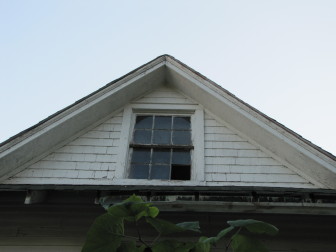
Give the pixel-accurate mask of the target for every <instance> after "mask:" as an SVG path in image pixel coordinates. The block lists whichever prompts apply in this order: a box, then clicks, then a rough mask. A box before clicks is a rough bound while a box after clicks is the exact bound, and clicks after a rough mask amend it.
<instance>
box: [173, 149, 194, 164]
mask: <svg viewBox="0 0 336 252" xmlns="http://www.w3.org/2000/svg"><path fill="white" fill-rule="evenodd" d="M172 164H181V165H190V151H189V150H173V160H172Z"/></svg>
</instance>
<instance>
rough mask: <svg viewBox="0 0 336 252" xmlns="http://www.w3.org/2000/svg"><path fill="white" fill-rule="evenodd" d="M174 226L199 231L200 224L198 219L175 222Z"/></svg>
mask: <svg viewBox="0 0 336 252" xmlns="http://www.w3.org/2000/svg"><path fill="white" fill-rule="evenodd" d="M176 226H178V227H180V228H182V229H184V230H189V231H194V232H198V233H200V232H201V231H200V226H199V222H198V221H190V222H181V223H177V224H176Z"/></svg>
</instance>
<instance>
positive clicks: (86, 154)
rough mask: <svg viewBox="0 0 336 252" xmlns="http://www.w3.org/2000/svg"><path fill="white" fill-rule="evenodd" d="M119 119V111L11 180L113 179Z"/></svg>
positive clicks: (97, 181) (70, 181)
mask: <svg viewBox="0 0 336 252" xmlns="http://www.w3.org/2000/svg"><path fill="white" fill-rule="evenodd" d="M121 122H122V113H119V114H118V115H115V116H113V117H112V118H110V119H108V120H106V121H105V122H103V123H101V124H100V125H98V126H97V127H95V128H94V129H92V130H89V131H88V132H86V133H85V134H83V135H81V136H80V137H78V138H76V139H75V140H73V141H71V142H70V143H68V144H66V145H65V146H63V147H61V148H59V149H57V150H56V151H54V152H53V153H51V154H49V155H48V156H46V157H45V158H43V159H42V160H40V161H38V162H36V163H34V164H32V165H31V166H29V167H27V168H26V169H25V170H24V171H22V172H20V173H18V174H17V175H15V176H14V177H12V178H11V179H10V180H11V182H15V180H17V181H22V180H23V179H24V180H25V181H30V180H32V181H33V180H34V179H41V180H42V181H43V179H44V180H45V182H46V183H48V182H50V181H52V180H58V179H62V180H64V181H67V183H74V182H75V181H76V182H77V183H78V181H80V180H85V181H87V179H91V180H92V183H98V184H99V183H100V181H101V180H111V179H113V177H114V173H115V169H116V167H115V166H116V165H115V164H116V157H117V151H118V144H119V138H120V131H121ZM51 179H52V180H51Z"/></svg>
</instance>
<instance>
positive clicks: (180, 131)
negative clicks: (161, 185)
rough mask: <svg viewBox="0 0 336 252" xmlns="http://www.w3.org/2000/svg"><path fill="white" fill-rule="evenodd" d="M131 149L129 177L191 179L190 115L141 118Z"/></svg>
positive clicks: (139, 118) (136, 123) (137, 120)
mask: <svg viewBox="0 0 336 252" xmlns="http://www.w3.org/2000/svg"><path fill="white" fill-rule="evenodd" d="M130 147H131V165H130V173H129V178H132V179H162V180H190V177H191V153H190V152H191V149H193V146H192V143H191V123H190V117H189V116H181V115H178V116H166V115H138V116H137V117H136V121H135V125H134V130H133V138H132V143H131V144H130Z"/></svg>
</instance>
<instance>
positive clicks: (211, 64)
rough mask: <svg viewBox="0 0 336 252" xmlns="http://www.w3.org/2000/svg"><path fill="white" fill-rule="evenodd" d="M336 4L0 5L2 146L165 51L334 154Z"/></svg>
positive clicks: (183, 0) (13, 0)
mask: <svg viewBox="0 0 336 252" xmlns="http://www.w3.org/2000/svg"><path fill="white" fill-rule="evenodd" d="M335 13H336V1H332V0H330V1H323V0H316V1H309V0H304V1H292V0H291V1H286V0H279V1H268V0H265V1H250V0H246V1H239V0H238V1H237V0H235V1H223V0H221V1H214V0H211V1H195V0H194V1H189V0H178V1H172V0H169V1H147V0H146V1H99V0H98V1H93V0H92V1H84V0H81V1H75V0H71V1H70V0H64V1H61V0H55V1H44V0H43V1H36V0H30V1H24V0H21V1H18V0H8V1H6V0H0V73H1V74H0V84H1V92H0V108H1V124H0V142H2V141H4V140H6V139H7V138H9V137H11V136H12V135H14V134H16V133H18V132H20V131H22V130H24V129H26V128H28V127H30V126H32V125H34V124H35V123H37V122H39V121H40V120H42V119H44V118H46V117H47V116H49V115H51V114H53V113H54V112H56V111H58V110H60V109H62V108H64V107H65V106H67V105H69V104H71V103H73V102H74V101H76V100H78V99H80V98H81V97H83V96H85V95H87V94H89V93H90V92H93V91H95V90H96V89H98V88H99V87H101V86H103V85H105V84H106V83H108V82H110V81H112V80H114V79H116V78H118V77H120V76H121V75H124V74H126V73H127V72H129V71H131V70H133V69H134V68H136V67H138V66H140V65H142V64H144V63H146V62H148V61H150V60H152V59H153V58H155V57H157V56H159V55H161V54H165V53H167V54H170V55H172V56H174V57H176V58H177V59H179V60H181V61H182V62H184V63H186V64H187V65H189V66H191V67H192V68H194V69H195V70H197V71H199V72H201V73H202V74H204V75H205V76H207V77H208V78H210V79H212V80H213V81H215V82H216V83H218V84H220V85H221V86H223V87H224V88H226V89H227V90H229V91H230V92H232V93H234V94H235V95H236V96H238V97H239V98H241V99H243V100H244V101H246V102H247V103H249V104H250V105H252V106H254V107H255V108H257V109H259V110H260V111H262V112H264V113H265V114H267V115H269V116H271V117H273V118H274V119H276V120H277V121H279V122H280V123H282V124H284V125H286V126H287V127H289V128H290V129H292V130H294V131H296V132H297V133H299V134H301V135H302V136H303V137H305V138H307V139H308V140H310V141H312V142H313V143H315V144H317V145H319V146H321V147H322V148H324V149H326V150H327V151H329V152H332V153H333V154H334V155H335V154H336V137H335V135H336V134H335V131H336V115H335V114H336V113H335V109H336V97H335V94H336V15H335Z"/></svg>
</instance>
